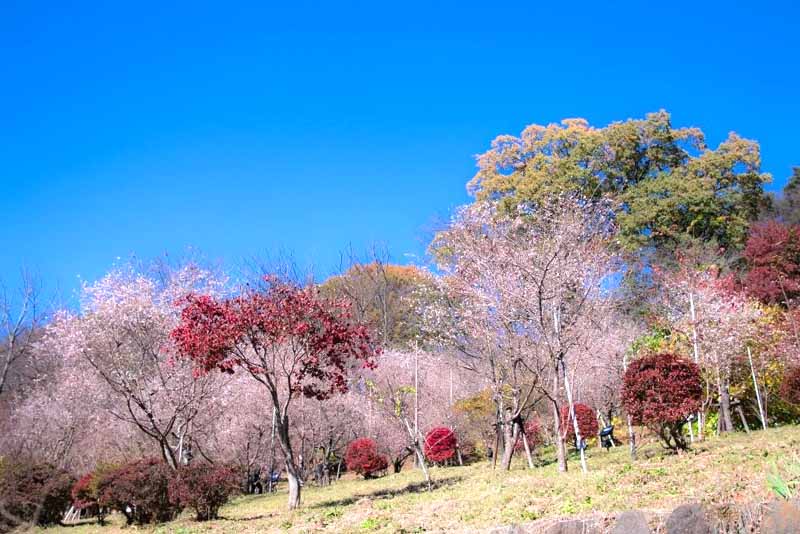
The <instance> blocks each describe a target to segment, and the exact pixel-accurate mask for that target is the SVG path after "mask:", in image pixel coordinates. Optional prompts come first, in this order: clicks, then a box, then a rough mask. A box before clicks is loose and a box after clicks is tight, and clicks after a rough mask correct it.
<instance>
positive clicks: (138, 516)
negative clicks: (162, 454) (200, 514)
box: [97, 458, 181, 525]
mask: <svg viewBox="0 0 800 534" xmlns="http://www.w3.org/2000/svg"><path fill="white" fill-rule="evenodd" d="M174 476H175V474H174V472H173V471H172V469H170V468H169V466H167V464H165V463H164V462H162V461H161V460H157V459H154V458H148V459H142V460H136V461H133V462H130V463H128V464H125V465H123V466H122V467H118V468H116V469H113V470H111V471H109V472H107V473H105V474H104V475H103V477H102V479H101V480H99V481H98V483H97V490H98V504H99V505H100V506H104V507H108V508H111V509H114V510H117V511H119V512H121V513H122V514H124V515H125V518H126V519H127V521H128V524H131V523H137V524H140V525H144V524H147V523H153V522H158V523H160V522H164V521H170V520H172V519H174V518H175V517H176V516H177V515H178V513H180V511H181V507H180V505H178V504H176V503H174V502H172V501H171V500H170V498H169V486H170V482H171V480H172V478H173V477H174Z"/></svg>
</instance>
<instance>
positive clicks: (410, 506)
mask: <svg viewBox="0 0 800 534" xmlns="http://www.w3.org/2000/svg"><path fill="white" fill-rule="evenodd" d="M798 447H800V427H786V428H781V429H771V430H768V431H766V432H755V433H752V434H750V435H744V434H735V435H731V436H727V437H721V438H716V437H714V438H711V439H709V440H708V441H706V442H704V443H701V444H696V445H695V446H694V449H693V450H692V451H691V452H690V453H688V454H685V455H683V456H671V455H666V454H664V453H663V452H662V450H661V448H660V446H659V445H657V444H655V443H652V444H648V445H646V446H645V447H643V449H642V450H641V452H640V459H639V460H638V461H637V462H635V463H631V462H630V460H629V457H628V454H627V449H625V448H624V447H618V448H616V449H613V450H611V451H610V452H605V451H603V450H600V449H597V448H594V449H592V450H591V451H590V455H589V465H590V469H591V472H590V474H589V475H588V476H583V475H581V473H580V471H579V470H577V469H579V468H578V465H577V462H576V461H574V459H573V462H572V463H571V468H572V471H571V472H569V473H567V474H559V473H558V472H557V471H556V467H555V464H554V463H553V458H552V455H551V454H548V453H547V452H545V453H543V454H542V456H541V458H540V459H539V462H540V467H538V468H536V469H534V470H528V469H525V468H524V466H523V464H522V463H517V464H515V465H514V466H513V470H512V471H511V472H510V473H503V472H495V471H492V470H491V469H489V468H488V467H487V464H486V463H480V464H475V465H471V466H468V467H452V468H442V469H433V471H432V473H433V477H434V478H435V480H436V486H437V487H436V489H435V490H434V491H433V492H432V493H428V492H426V491H424V489H423V486H422V485H421V484H420V481H421V475H420V474H419V472H418V471H416V470H409V471H406V472H403V473H401V474H397V475H389V476H387V477H384V478H381V479H377V480H366V481H365V480H356V479H352V478H348V479H345V480H342V481H340V482H338V483H336V484H334V485H332V486H330V487H328V488H315V487H308V488H306V489H305V491H304V493H303V508H302V509H300V510H297V511H295V512H288V511H287V510H286V495H285V493H278V494H277V495H271V496H248V497H242V498H239V499H237V500H236V501H235V502H233V503H231V504H229V505H228V506H227V507H225V508H224V509H223V510H222V515H223V516H224V519H220V520H217V521H211V522H208V523H197V522H194V521H193V520H192V519H191V517H190V516H189V514H188V513H187V514H184V516H183V517H181V518H180V519H179V520H177V521H174V522H172V523H168V524H165V525H159V526H155V527H152V528H149V529H143V530H144V531H146V532H158V533H185V534H188V533H196V532H298V533H299V532H331V533H351V532H352V533H355V532H359V533H365V532H405V533H411V532H440V531H446V532H453V531H457V532H463V531H471V530H479V529H482V528H486V527H491V526H498V525H504V524H511V523H525V522H529V521H533V520H535V519H539V518H544V517H560V516H575V515H589V514H591V513H593V512H613V511H621V510H626V509H631V508H637V509H645V510H652V511H668V510H671V509H672V508H674V507H675V506H677V505H678V504H681V503H684V502H687V501H701V502H704V503H708V504H729V503H749V502H753V501H762V500H767V499H770V498H772V495H771V492H770V490H769V488H768V486H767V484H766V480H765V477H766V475H767V474H768V473H769V472H771V471H772V469H773V465H774V464H775V463H776V462H777V463H778V465H780V463H781V462H782V461H785V460H787V459H789V458H791V457H793V456H794V453H795V451H797V450H798ZM111 519H112V523H111V525H109V526H106V527H100V526H98V525H95V524H92V523H89V524H83V525H79V526H74V527H69V528H60V529H48V530H47V532H48V533H50V532H56V531H63V532H65V533H69V534H86V533H90V532H91V533H95V532H97V533H104V534H111V533H118V532H130V531H131V530H132V529H124V530H123V529H122V522H121V521H120V518H119V517H116V516H114V517H112V518H111Z"/></svg>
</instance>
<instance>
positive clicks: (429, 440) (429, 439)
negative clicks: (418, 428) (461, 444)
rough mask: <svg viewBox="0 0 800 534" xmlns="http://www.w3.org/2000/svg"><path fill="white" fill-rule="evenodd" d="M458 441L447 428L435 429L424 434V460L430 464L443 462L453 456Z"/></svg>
mask: <svg viewBox="0 0 800 534" xmlns="http://www.w3.org/2000/svg"><path fill="white" fill-rule="evenodd" d="M457 446H458V441H457V440H456V435H455V433H454V432H453V431H452V430H450V429H449V428H447V427H443V426H440V427H437V428H433V429H431V430H430V431H429V432H428V433H427V434H425V458H427V459H428V460H430V461H431V462H444V461H447V460H449V459H450V458H452V457H453V456H455V454H456V447H457Z"/></svg>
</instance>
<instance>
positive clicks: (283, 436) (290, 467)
mask: <svg viewBox="0 0 800 534" xmlns="http://www.w3.org/2000/svg"><path fill="white" fill-rule="evenodd" d="M276 419H277V425H276V426H277V430H278V441H279V442H280V444H281V450H283V457H284V458H285V459H286V479H287V480H288V481H289V509H290V510H294V509H295V508H297V507H299V506H300V471H299V470H298V469H297V465H296V464H295V461H294V452H293V451H292V442H291V440H290V439H289V416H288V415H286V414H283V417H277V418H276ZM271 477H272V473H270V479H271Z"/></svg>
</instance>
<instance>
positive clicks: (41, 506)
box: [0, 461, 75, 531]
mask: <svg viewBox="0 0 800 534" xmlns="http://www.w3.org/2000/svg"><path fill="white" fill-rule="evenodd" d="M74 483H75V478H74V477H73V476H72V475H70V474H69V473H68V472H67V471H65V470H64V469H61V468H59V467H55V466H53V465H50V464H46V463H38V462H27V461H14V462H8V463H3V464H2V466H0V505H2V507H3V512H4V513H3V514H0V531H3V530H4V528H3V527H11V528H13V527H17V526H23V525H31V524H38V525H54V524H56V523H58V522H60V521H61V518H62V517H63V515H64V512H66V511H67V509H68V508H69V506H70V502H71V501H72V496H71V495H70V490H71V489H72V485H73V484H74Z"/></svg>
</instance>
